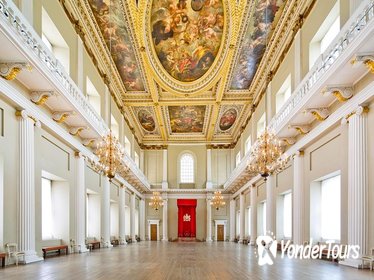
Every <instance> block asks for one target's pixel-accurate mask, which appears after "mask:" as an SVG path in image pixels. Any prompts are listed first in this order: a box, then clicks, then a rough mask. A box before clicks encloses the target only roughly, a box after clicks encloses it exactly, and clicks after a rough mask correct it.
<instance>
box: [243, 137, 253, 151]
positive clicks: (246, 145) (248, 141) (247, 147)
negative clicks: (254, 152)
mask: <svg viewBox="0 0 374 280" xmlns="http://www.w3.org/2000/svg"><path fill="white" fill-rule="evenodd" d="M251 147H252V140H251V136H250V135H249V136H248V139H247V141H245V154H246V155H247V154H248V153H249V152H250V151H251Z"/></svg>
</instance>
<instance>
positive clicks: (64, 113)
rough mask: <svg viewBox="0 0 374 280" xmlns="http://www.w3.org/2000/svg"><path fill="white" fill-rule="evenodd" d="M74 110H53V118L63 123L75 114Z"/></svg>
mask: <svg viewBox="0 0 374 280" xmlns="http://www.w3.org/2000/svg"><path fill="white" fill-rule="evenodd" d="M74 114H75V112H74V111H60V112H53V114H52V119H53V120H54V121H55V122H57V123H63V122H65V121H66V119H67V118H68V117H70V116H72V115H74Z"/></svg>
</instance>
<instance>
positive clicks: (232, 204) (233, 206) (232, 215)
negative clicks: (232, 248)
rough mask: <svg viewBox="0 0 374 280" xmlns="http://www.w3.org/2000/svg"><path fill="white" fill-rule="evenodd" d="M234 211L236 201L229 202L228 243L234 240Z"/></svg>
mask: <svg viewBox="0 0 374 280" xmlns="http://www.w3.org/2000/svg"><path fill="white" fill-rule="evenodd" d="M235 209H236V201H235V200H234V199H231V200H230V241H234V240H235Z"/></svg>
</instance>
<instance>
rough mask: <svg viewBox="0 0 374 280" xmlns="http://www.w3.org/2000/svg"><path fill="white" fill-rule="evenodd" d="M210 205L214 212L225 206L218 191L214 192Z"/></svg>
mask: <svg viewBox="0 0 374 280" xmlns="http://www.w3.org/2000/svg"><path fill="white" fill-rule="evenodd" d="M210 205H212V206H213V207H214V208H216V210H219V208H221V207H223V206H225V205H226V202H225V201H223V196H222V194H221V192H220V191H215V192H214V195H213V197H212V201H211V202H210Z"/></svg>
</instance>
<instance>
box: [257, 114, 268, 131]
mask: <svg viewBox="0 0 374 280" xmlns="http://www.w3.org/2000/svg"><path fill="white" fill-rule="evenodd" d="M265 118H266V116H265V113H264V114H263V115H262V116H261V118H260V119H259V121H258V122H257V137H259V136H260V135H261V133H262V132H264V130H265V126H266V119H265Z"/></svg>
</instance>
